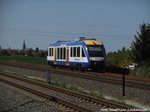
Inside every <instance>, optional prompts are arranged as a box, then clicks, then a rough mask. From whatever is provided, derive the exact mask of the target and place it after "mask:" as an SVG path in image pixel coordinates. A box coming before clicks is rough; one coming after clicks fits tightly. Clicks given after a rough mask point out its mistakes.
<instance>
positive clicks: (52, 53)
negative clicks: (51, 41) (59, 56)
mask: <svg viewBox="0 0 150 112" xmlns="http://www.w3.org/2000/svg"><path fill="white" fill-rule="evenodd" d="M53 52H54V48H52V56H53Z"/></svg>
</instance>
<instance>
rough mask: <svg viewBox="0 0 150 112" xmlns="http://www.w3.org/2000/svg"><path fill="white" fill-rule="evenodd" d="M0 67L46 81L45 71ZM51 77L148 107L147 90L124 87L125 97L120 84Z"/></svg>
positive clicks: (149, 105) (110, 98)
mask: <svg viewBox="0 0 150 112" xmlns="http://www.w3.org/2000/svg"><path fill="white" fill-rule="evenodd" d="M0 68H1V70H3V71H8V72H14V73H17V74H20V75H24V76H28V77H38V78H40V79H42V80H43V81H44V80H45V81H46V79H47V74H46V72H41V71H35V70H30V69H23V68H17V67H11V66H6V65H0ZM74 72H75V71H74ZM51 79H52V81H53V82H57V83H60V84H62V85H67V86H75V87H79V88H83V89H84V91H85V93H92V92H93V93H96V94H101V95H102V96H103V97H104V98H106V99H109V100H114V98H117V100H118V99H119V102H120V101H123V102H124V103H126V104H129V105H133V106H136V107H141V108H145V106H146V108H150V102H149V101H150V91H149V90H143V89H136V88H130V87H126V88H125V93H126V94H125V97H122V85H115V84H110V83H105V82H98V81H92V80H87V79H82V78H77V77H70V76H64V75H59V74H52V77H51ZM108 96H109V97H108ZM115 100H116V99H115Z"/></svg>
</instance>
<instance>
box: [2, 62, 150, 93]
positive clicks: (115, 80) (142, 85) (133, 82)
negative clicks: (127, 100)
mask: <svg viewBox="0 0 150 112" xmlns="http://www.w3.org/2000/svg"><path fill="white" fill-rule="evenodd" d="M0 64H3V65H8V66H15V67H21V68H26V69H32V70H38V71H43V72H46V71H47V70H49V71H51V72H52V73H55V74H60V75H67V76H72V77H79V78H83V79H89V80H95V81H103V82H107V83H111V84H117V85H122V75H118V74H111V73H104V74H103V73H94V72H84V73H82V72H79V71H75V72H72V71H71V70H68V69H65V70H64V69H63V70H62V69H52V68H51V67H50V66H45V65H32V64H19V63H14V64H12V63H0ZM125 86H128V87H132V88H139V89H145V90H150V78H137V77H131V76H127V75H125Z"/></svg>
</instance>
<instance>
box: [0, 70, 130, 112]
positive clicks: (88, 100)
mask: <svg viewBox="0 0 150 112" xmlns="http://www.w3.org/2000/svg"><path fill="white" fill-rule="evenodd" d="M0 81H2V82H5V83H8V84H11V85H14V86H17V87H18V88H20V89H24V90H25V91H29V92H32V93H34V94H37V95H39V96H42V97H44V98H46V99H48V100H51V101H53V102H56V103H58V104H61V105H64V106H66V107H67V108H70V109H73V110H74V111H79V112H92V111H93V112H98V111H100V110H101V109H102V108H114V109H115V108H118V109H128V108H129V107H127V106H122V105H119V104H114V103H110V102H106V101H104V100H100V99H96V98H94V97H90V96H87V95H83V94H79V93H76V92H72V91H68V90H65V89H62V88H57V87H54V86H50V85H47V84H43V83H39V82H37V81H33V80H29V79H25V78H22V77H18V76H14V75H12V74H5V73H0Z"/></svg>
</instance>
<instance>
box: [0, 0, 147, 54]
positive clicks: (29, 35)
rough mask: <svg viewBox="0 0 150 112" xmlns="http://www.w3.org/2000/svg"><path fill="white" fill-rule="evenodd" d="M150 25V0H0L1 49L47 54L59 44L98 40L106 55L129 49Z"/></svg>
mask: <svg viewBox="0 0 150 112" xmlns="http://www.w3.org/2000/svg"><path fill="white" fill-rule="evenodd" d="M143 22H145V23H150V0H0V46H1V47H2V48H8V47H9V46H10V47H11V48H13V49H22V45H23V40H25V42H26V46H27V47H28V48H33V49H35V48H36V47H39V49H44V50H46V49H47V47H48V44H49V43H51V42H54V41H57V40H74V39H77V38H79V37H87V38H96V39H97V40H100V41H102V42H103V43H104V45H105V47H106V51H107V52H110V51H116V50H118V49H121V48H122V47H126V48H129V47H130V45H131V42H132V41H133V39H134V35H135V34H136V31H139V25H140V24H142V23H143Z"/></svg>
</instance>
